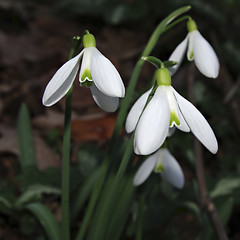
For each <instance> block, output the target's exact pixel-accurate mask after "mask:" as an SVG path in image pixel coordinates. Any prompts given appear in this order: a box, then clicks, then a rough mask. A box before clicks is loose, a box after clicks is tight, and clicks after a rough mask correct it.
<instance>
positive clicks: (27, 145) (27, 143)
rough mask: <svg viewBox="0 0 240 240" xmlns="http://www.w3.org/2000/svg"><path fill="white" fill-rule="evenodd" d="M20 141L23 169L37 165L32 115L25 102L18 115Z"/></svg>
mask: <svg viewBox="0 0 240 240" xmlns="http://www.w3.org/2000/svg"><path fill="white" fill-rule="evenodd" d="M18 143H19V152H20V163H21V167H22V171H23V172H24V171H25V170H26V169H27V168H29V167H36V160H35V151H34V146H33V138H32V129H31V123H30V116H29V112H28V109H27V106H26V105H25V104H22V106H21V109H20V112H19V116H18Z"/></svg>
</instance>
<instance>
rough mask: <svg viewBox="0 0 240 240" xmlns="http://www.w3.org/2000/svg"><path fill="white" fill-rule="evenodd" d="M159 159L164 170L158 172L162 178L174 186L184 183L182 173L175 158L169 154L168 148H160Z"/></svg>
mask: <svg viewBox="0 0 240 240" xmlns="http://www.w3.org/2000/svg"><path fill="white" fill-rule="evenodd" d="M158 158H159V159H161V161H162V165H163V167H164V172H160V174H161V176H162V178H163V179H164V180H166V181H168V182H170V183H171V184H172V185H173V186H174V187H176V188H182V187H183V185H184V175H183V172H182V169H181V167H180V165H179V163H178V162H177V160H176V159H175V158H174V157H173V156H172V155H171V153H170V152H169V151H168V149H166V148H165V149H160V151H159V157H158Z"/></svg>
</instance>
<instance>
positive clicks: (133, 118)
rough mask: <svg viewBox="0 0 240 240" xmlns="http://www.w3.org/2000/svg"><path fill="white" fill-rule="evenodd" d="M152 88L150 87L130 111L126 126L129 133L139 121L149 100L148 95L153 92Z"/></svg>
mask: <svg viewBox="0 0 240 240" xmlns="http://www.w3.org/2000/svg"><path fill="white" fill-rule="evenodd" d="M151 90H152V89H149V90H148V91H147V92H145V93H144V94H143V95H142V96H141V97H140V98H139V99H138V100H137V101H136V102H135V103H134V105H133V106H132V108H131V110H130V112H129V113H128V116H127V120H126V124H125V128H126V131H127V133H130V132H132V131H133V130H134V129H135V127H136V125H137V122H138V119H139V117H140V115H141V112H142V110H143V108H144V106H145V104H146V102H147V99H148V95H149V93H150V92H151Z"/></svg>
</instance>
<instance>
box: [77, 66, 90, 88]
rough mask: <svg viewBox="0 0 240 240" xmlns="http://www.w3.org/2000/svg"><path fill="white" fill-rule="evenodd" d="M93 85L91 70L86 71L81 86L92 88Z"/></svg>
mask: <svg viewBox="0 0 240 240" xmlns="http://www.w3.org/2000/svg"><path fill="white" fill-rule="evenodd" d="M92 84H93V80H92V75H91V72H90V70H89V69H85V71H84V72H83V74H82V76H81V79H80V85H81V86H85V87H91V86H92Z"/></svg>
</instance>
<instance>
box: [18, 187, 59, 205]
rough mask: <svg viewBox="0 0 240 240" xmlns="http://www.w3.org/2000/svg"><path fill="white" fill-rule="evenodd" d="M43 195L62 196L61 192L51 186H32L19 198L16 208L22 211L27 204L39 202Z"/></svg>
mask: <svg viewBox="0 0 240 240" xmlns="http://www.w3.org/2000/svg"><path fill="white" fill-rule="evenodd" d="M43 193H45V194H55V195H60V194H61V190H60V189H59V188H56V187H51V186H45V185H32V186H30V187H29V188H28V189H27V190H26V191H25V192H24V193H23V194H22V195H21V196H20V197H19V198H18V200H17V201H16V203H15V207H16V208H18V209H20V208H22V207H23V205H24V204H26V203H29V202H33V201H36V200H39V199H40V198H41V196H42V194H43Z"/></svg>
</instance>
